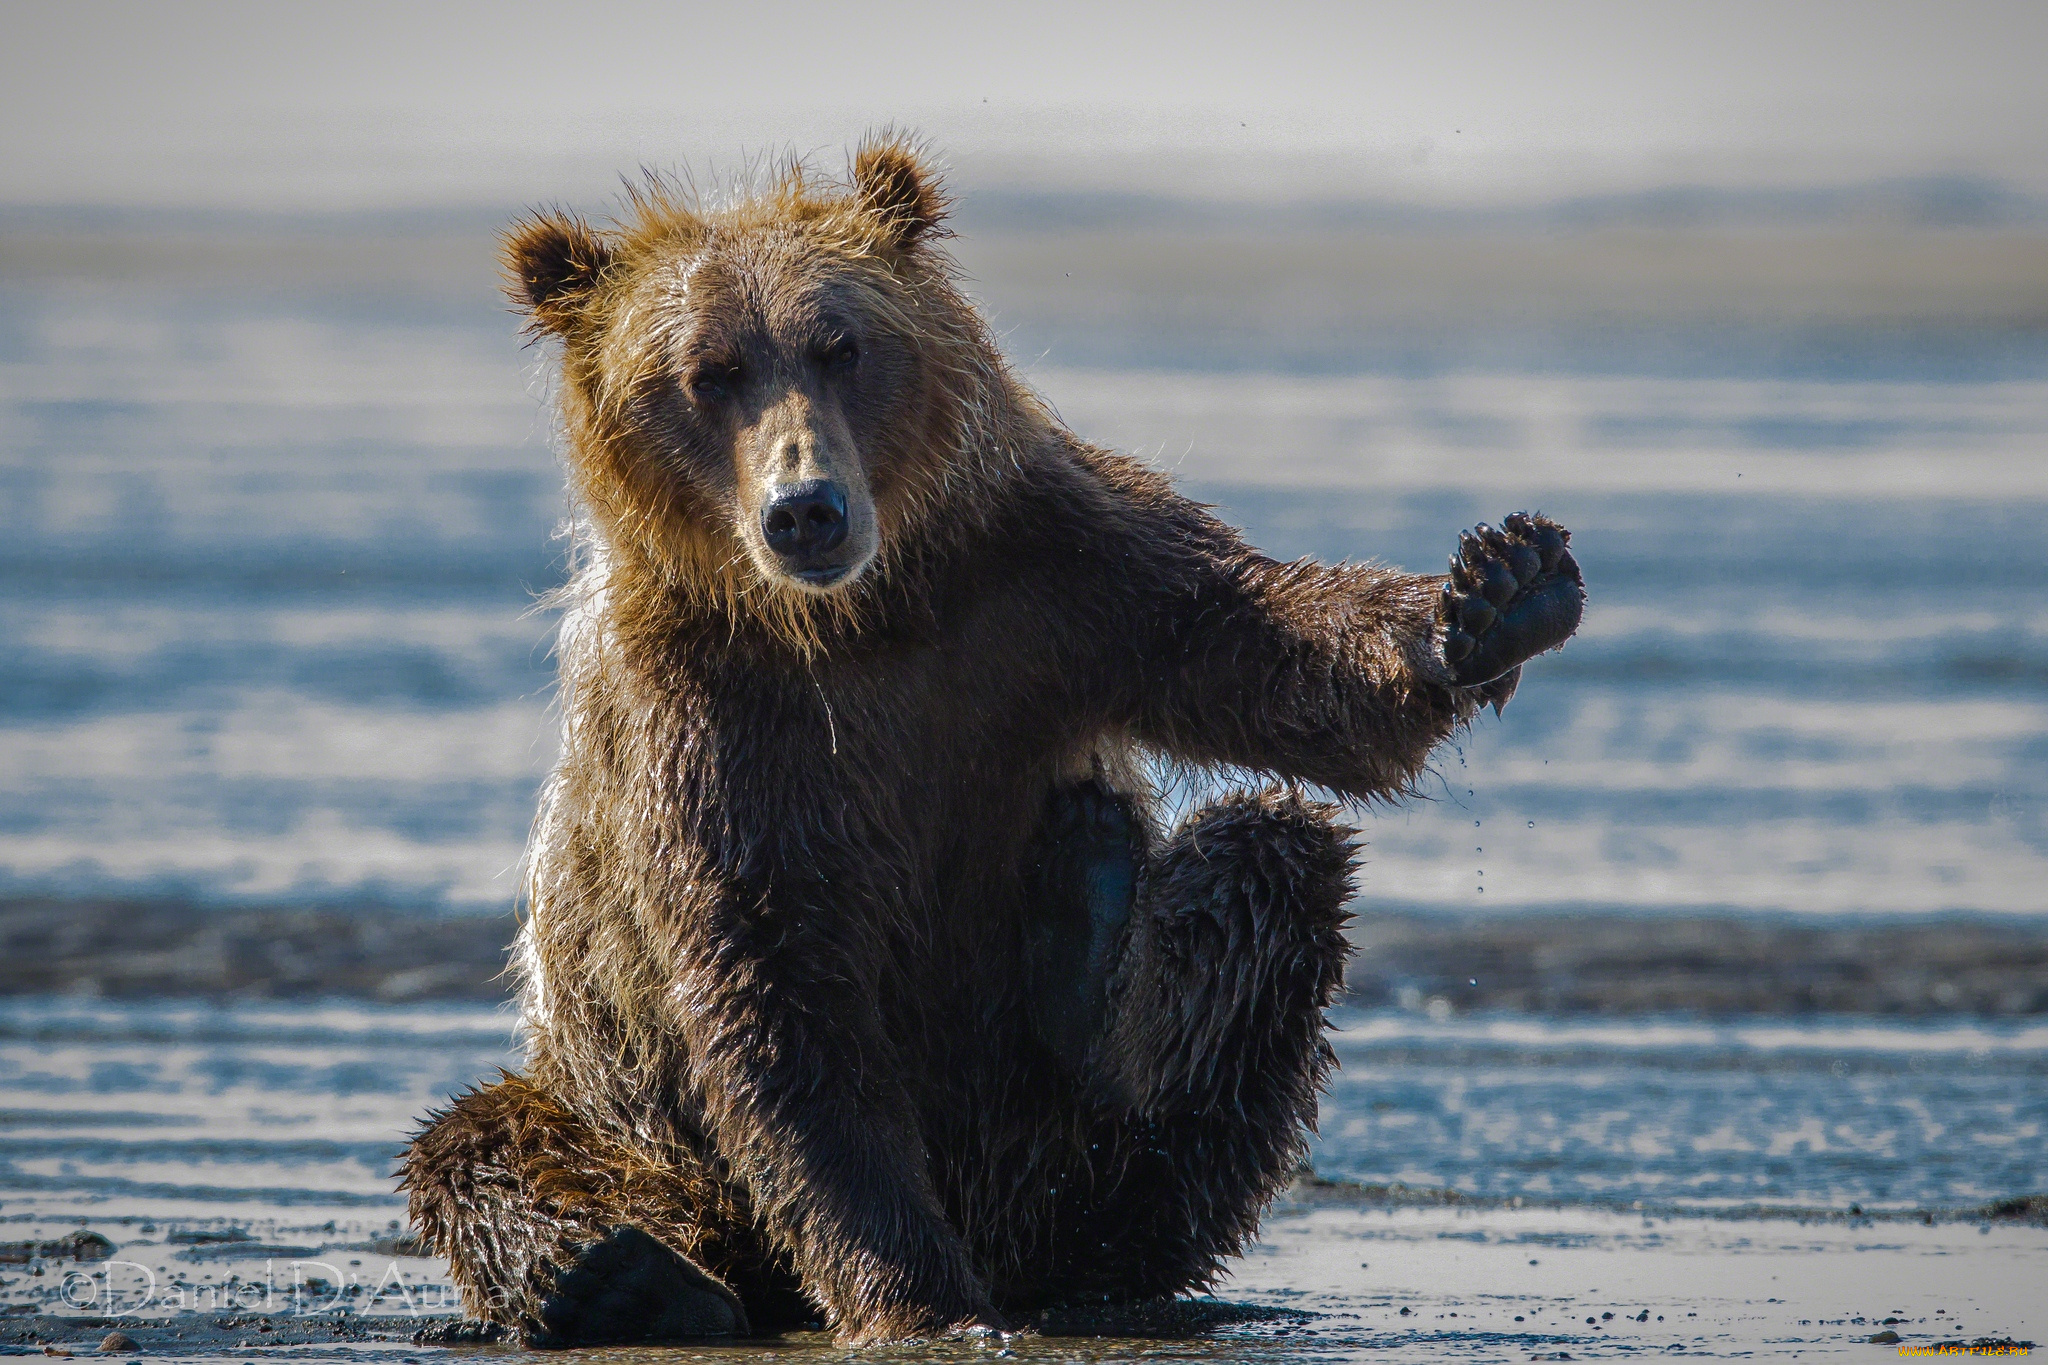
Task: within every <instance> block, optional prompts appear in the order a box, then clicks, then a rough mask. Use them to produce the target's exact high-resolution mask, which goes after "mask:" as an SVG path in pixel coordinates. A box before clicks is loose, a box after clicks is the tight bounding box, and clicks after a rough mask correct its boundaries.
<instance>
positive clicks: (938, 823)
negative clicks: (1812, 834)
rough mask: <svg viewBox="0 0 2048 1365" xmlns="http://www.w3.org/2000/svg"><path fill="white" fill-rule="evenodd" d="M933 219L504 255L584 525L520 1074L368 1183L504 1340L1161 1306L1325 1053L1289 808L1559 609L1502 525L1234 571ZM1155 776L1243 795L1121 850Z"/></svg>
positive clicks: (892, 212) (529, 245)
mask: <svg viewBox="0 0 2048 1365" xmlns="http://www.w3.org/2000/svg"><path fill="white" fill-rule="evenodd" d="M946 208H947V199H946V197H945V195H944V193H943V192H942V190H941V188H940V186H939V183H938V181H937V180H936V179H935V177H934V175H933V174H932V173H931V172H930V170H929V168H928V167H927V166H926V165H925V164H924V162H923V160H922V158H921V156H920V154H919V153H918V151H917V150H916V149H915V148H914V147H911V146H909V145H906V144H905V143H904V142H902V141H901V140H898V139H893V138H883V139H879V140H875V141H871V142H870V143H869V144H867V145H865V146H864V147H863V148H862V149H861V150H860V151H859V153H858V155H857V157H856V158H855V160H854V163H853V167H852V173H851V177H850V183H848V184H845V185H840V184H837V183H832V182H827V181H823V180H820V179H819V178H817V177H816V176H814V175H812V174H809V173H806V172H805V171H803V170H802V169H800V168H798V169H792V170H790V171H789V172H787V173H786V174H785V175H783V176H782V178H781V179H780V180H779V182H778V183H776V184H775V185H774V186H773V187H772V188H771V189H769V190H767V191H765V192H757V193H754V194H751V195H748V196H745V197H742V198H741V199H740V200H739V201H738V202H735V203H732V204H730V205H729V206H726V207H721V208H718V209H715V210H713V209H709V208H705V207H702V206H700V205H697V204H695V203H693V202H691V201H690V200H689V198H688V197H687V196H684V195H682V194H680V193H678V192H674V191H671V190H665V189H663V188H662V187H660V186H658V185H657V186H655V187H653V188H649V189H644V190H641V191H637V192H635V193H634V194H632V195H631V197H630V204H629V206H628V210H627V212H626V213H625V214H624V215H623V217H622V221H621V222H620V223H619V224H618V225H617V227H616V228H615V229H614V230H610V231H605V232H596V231H592V230H591V229H590V228H588V227H587V226H586V225H585V224H584V223H582V222H580V221H578V220H576V219H574V218H571V217H568V216H565V215H562V214H559V213H548V214H543V215H540V216H537V217H534V218H531V219H530V220H528V221H525V222H523V223H522V224H520V225H519V226H518V227H517V229H516V230H515V231H513V232H512V233H511V234H510V236H509V240H508V244H507V249H506V256H507V260H508V262H509V266H510V271H511V274H512V284H511V290H512V293H513V295H514V297H515V299H516V301H517V303H518V304H519V305H520V306H521V307H522V308H524V309H526V310H527V311H528V312H529V313H530V316H531V319H532V326H533V329H534V330H535V331H536V332H537V333H540V334H545V335H547V336H549V337H552V338H555V339H558V340H559V342H560V346H561V369H562V374H561V385H560V405H561V419H562V423H563V428H564V433H565V441H566V447H567V462H568V466H569V475H570V480H571V484H572V488H573V492H574V495H575V500H576V504H577V506H578V508H579V509H580V515H581V521H580V534H579V538H578V543H579V548H578V562H577V565H576V568H575V571H574V574H573V578H572V581H571V582H570V583H569V585H568V587H567V588H566V589H564V591H563V594H562V600H563V602H564V604H565V607H566V613H565V616H564V619H563V622H562V626H561V637H560V646H559V658H560V673H561V692H560V704H561V709H562V717H563V748H562V756H561V761H560V764H559V766H558V767H557V768H556V770H555V772H554V775H553V777H552V779H551V780H550V782H549V783H548V786H547V789H546V792H545V795H544V798H543V801H542V809H541V813H540V817H539V820H538V822H537V824H536V827H535V831H534V837H533V847H532V851H531V858H530V871H529V884H528V896H529V900H530V906H529V911H528V916H527V918H526V921H525V924H524V926H523V928H522V930H521V934H520V939H519V942H518V945H517V948H516V953H515V966H516V969H517V972H518V974H519V978H520V983H521V992H522V996H521V999H522V1008H523V1026H524V1031H525V1038H526V1047H527V1056H528V1064H527V1069H526V1071H525V1073H524V1074H523V1075H517V1076H511V1075H508V1076H506V1077H504V1078H503V1079H501V1080H499V1081H498V1082H496V1083H494V1084H490V1085H486V1086H483V1087H482V1088H480V1089H478V1090H475V1091H472V1092H470V1093H468V1094H465V1095H462V1096H459V1097H458V1098H457V1099H456V1100H455V1101H454V1103H453V1105H452V1106H451V1107H450V1108H449V1109H448V1110H446V1111H445V1112H443V1113H440V1114H438V1115H435V1116H433V1117H432V1118H431V1119H430V1120H429V1121H428V1123H427V1125H426V1127H425V1128H424V1129H423V1130H422V1131H421V1132H420V1133H419V1134H418V1135H417V1137H416V1138H415V1140H414V1141H413V1143H412V1145H411V1147H410V1149H409V1151H408V1153H407V1155H406V1157H405V1162H404V1169H403V1177H404V1182H405V1185H406V1187H407V1189H408V1190H409V1192H410V1198H411V1209H412V1215H413V1218H414V1219H415V1221H416V1222H417V1224H418V1226H419V1228H420V1229H421V1231H422V1232H423V1233H424V1234H425V1235H426V1237H427V1238H428V1239H429V1240H430V1242H431V1245H432V1246H433V1247H434V1249H435V1250H436V1251H438V1252H439V1253H440V1254H442V1255H443V1256H446V1257H447V1258H448V1259H449V1261H450V1262H451V1263H452V1265H453V1268H454V1275H455V1278H456V1281H457V1283H458V1284H459V1285H460V1286H461V1288H462V1292H463V1294H464V1302H465V1304H466V1306H467V1308H468V1309H469V1311H470V1312H471V1313H473V1314H474V1315H475V1316H476V1317H477V1318H478V1319H481V1320H482V1322H483V1323H484V1324H496V1325H497V1326H498V1327H499V1328H501V1329H508V1330H515V1331H517V1332H519V1333H520V1334H521V1335H523V1336H524V1338H525V1339H526V1340H527V1341H528V1342H530V1343H532V1344H535V1345H543V1346H547V1345H578V1344H591V1343H598V1342H623V1341H639V1340H657V1339H664V1338H676V1337H686V1336H693V1335H703V1334H717V1333H745V1332H749V1331H753V1332H760V1331H769V1330H776V1329H780V1328H785V1327H789V1326H792V1325H797V1324H802V1323H805V1322H810V1321H813V1320H819V1321H822V1322H824V1323H826V1324H828V1325H829V1326H830V1327H831V1328H832V1329H833V1330H834V1331H836V1332H837V1334H838V1336H839V1338H840V1339H841V1340H842V1341H845V1342H850V1343H859V1342H870V1341H877V1340H885V1339H902V1338H910V1337H917V1336H925V1335H930V1334H934V1333H942V1332H946V1331H948V1330H959V1329H973V1328H977V1327H981V1328H992V1329H1000V1328H1003V1327H1005V1326H1007V1325H1011V1324H1022V1323H1026V1322H1028V1321H1030V1320H1031V1318H1032V1316H1033V1315H1034V1314H1036V1313H1038V1312H1040V1311H1041V1310H1043V1309H1046V1308H1047V1307H1050V1306H1058V1305H1074V1304H1081V1303H1086V1304H1096V1305H1099V1304H1101V1303H1104V1302H1111V1303H1128V1302H1135V1301H1147V1300H1154V1299H1158V1298H1162V1297H1166V1296H1172V1295H1176V1294H1179V1293H1182V1292H1184V1291H1187V1290H1189V1289H1191V1288H1195V1287H1199V1286H1203V1285H1206V1284H1208V1283H1209V1282H1210V1281H1212V1280H1213V1278H1214V1277H1215V1276H1216V1275H1217V1274H1218V1272H1219V1269H1220V1267H1221V1265H1222V1264H1223V1262H1224V1261H1225V1259H1226V1258H1228V1257H1231V1256H1233V1255H1235V1254H1237V1253H1238V1252H1239V1251H1240V1249H1241V1248H1242V1247H1243V1246H1244V1244H1245V1242H1246V1240H1247V1239H1248V1238H1250V1237H1251V1236H1252V1235H1253V1233H1254V1231H1255V1230H1256V1227H1257V1224H1258V1220H1259V1217H1260V1214H1261V1212H1262V1211H1263V1210H1264V1208H1265V1207H1266V1205H1267V1204H1268V1203H1269V1202H1270V1201H1271V1199H1272V1198H1273V1197H1274V1195H1275V1194H1276V1193H1278V1192H1279V1191H1280V1190H1281V1189H1282V1188H1283V1187H1284V1186H1285V1185H1286V1184H1287V1182H1288V1181H1289V1179H1290V1177H1291V1176H1292V1175H1293V1174H1294V1172H1295V1171H1296V1169H1297V1168H1298V1166H1299V1164H1300V1162H1301V1160H1302V1157H1303V1153H1304V1147H1305V1141H1306V1136H1305V1134H1306V1128H1307V1125H1309V1124H1311V1123H1312V1122H1313V1120H1314V1117H1315V1108H1316V1098H1317V1094H1318V1091H1319V1088H1320V1086H1321V1085H1322V1082H1323V1079H1324V1076H1325V1073H1326V1071H1327V1069H1328V1068H1329V1067H1330V1065H1331V1062H1332V1055H1331V1051H1330V1048H1329V1046H1328V1044H1327V1042H1326V1041H1325V1039H1324V1029H1325V1024H1324V1020H1323V1010H1324V1008H1325V1007H1326V1006H1327V1005H1328V1004H1329V1002H1330V1001H1331V999H1332V996H1333V993H1334V992H1336V991H1337V990H1338V989H1339V988H1340V986H1341V983H1342V977H1343V966H1344V961H1345V955H1346V951H1347V950H1346V941H1345V936H1344V926H1345V922H1346V919H1347V913H1346V908H1345V907H1346V904H1347V902H1348V901H1349V900H1350V898H1351V894H1352V889H1351V881H1350V873H1351V870H1352V866H1353V846H1352V843H1351V835H1352V831H1351V830H1350V829H1348V828H1347V827H1346V826H1344V825H1343V824H1341V823H1339V822H1338V820H1337V818H1336V815H1337V811H1336V808H1334V807H1333V806H1331V805H1327V804H1321V803H1319V802H1318V801H1316V800H1312V799H1310V798H1309V796H1307V795H1305V794H1304V792H1305V790H1314V791H1320V792H1322V793H1324V794H1325V795H1334V796H1335V797H1338V798H1341V799H1344V800H1349V801H1352V802H1369V801H1372V800H1376V799H1386V798H1393V797H1396V796H1399V795H1401V794H1404V793H1407V792H1409V791H1410V790H1411V787H1412V785H1413V784H1414V783H1415V782H1416V780H1417V779H1418V777H1419V776H1420V775H1421V774H1422V773H1423V771H1424V765H1425V764H1426V762H1427V760H1428V757H1429V754H1430V751H1431V750H1432V749H1433V748H1434V747H1435V746H1436V745H1438V744H1439V743H1441V742H1442V741H1443V740H1444V739H1445V738H1446V737H1447V736H1449V735H1451V734H1452V733H1453V732H1454V731H1455V730H1456V729H1457V728H1458V727H1459V726H1460V725H1461V724H1463V723H1465V722H1467V721H1469V720H1470V719H1471V718H1472V716H1473V715H1474V713H1475V712H1476V711H1477V709H1478V708H1479V707H1480V706H1481V705H1482V704H1484V703H1488V702H1491V703H1492V704H1494V705H1495V706H1496V708H1498V707H1499V706H1500V705H1502V704H1504V703H1505V702H1506V700H1507V698H1508V696H1509V694H1510V693H1511V692H1512V691H1513V690H1514V686H1515V681H1516V679H1517V677H1518V675H1519V665H1520V664H1521V663H1522V661H1523V660H1525V659H1527V658H1529V657H1532V656H1533V655H1535V654H1537V653H1539V652H1541V651H1542V650H1545V649H1548V648H1551V647H1553V646H1556V645H1559V644H1561V643H1563V642H1564V640H1565V639H1566V638H1567V637H1568V636H1570V635H1571V634H1572V632H1573V631H1574V630H1575V629H1576V628H1577V625H1578V621H1579V617H1580V613H1581V609H1582V607H1581V604H1582V601H1583V590H1582V586H1581V582H1580V576H1579V572H1578V569H1577V566H1576V565H1575V563H1574V562H1573V559H1572V556H1571V554H1570V552H1569V551H1568V550H1567V548H1566V543H1565V542H1566V535H1565V533H1564V532H1563V531H1562V530H1561V529H1560V528H1558V527H1557V526H1555V525H1554V524H1552V523H1551V522H1548V521H1546V520H1544V519H1542V518H1540V517H1530V516H1524V515H1519V514H1518V515H1516V516H1514V517H1510V518H1508V519H1507V520H1506V521H1505V522H1504V523H1503V525H1502V527H1501V528H1500V529H1494V528H1491V527H1487V526H1481V527H1479V528H1477V529H1476V530H1474V531H1471V532H1467V533H1465V534H1464V535H1463V536H1462V538H1461V542H1460V544H1461V549H1460V553H1459V554H1458V555H1456V556H1454V557H1453V560H1452V565H1451V572H1450V574H1449V575H1448V577H1420V576H1414V575H1410V574H1406V573H1401V572H1397V571H1395V570H1391V569H1387V568H1382V567H1376V566H1370V565H1356V564H1342V565H1336V566H1325V565H1321V564H1316V563H1312V562H1300V563H1292V564H1286V563H1277V562H1275V561H1273V560H1271V559H1268V558H1266V557H1264V556H1262V555H1260V554H1259V553H1257V552H1256V551H1255V550H1252V549H1250V548H1248V547H1247V546H1246V545H1245V544H1244V542H1243V541H1242V540H1241V539H1240V538H1239V536H1238V535H1237V533H1236V532H1234V531H1233V530H1231V529H1230V528H1229V527H1227V526H1225V525H1223V524H1221V523H1220V522H1218V521H1217V520H1216V519H1215V518H1213V517H1211V516H1210V515H1209V514H1208V513H1207V511H1206V510H1205V509H1204V508H1202V507H1201V506H1199V505H1198V504H1196V503H1193V502H1190V501H1189V500H1187V499H1186V498H1184V497H1182V496H1180V495H1179V494H1177V493H1176V492H1175V491H1174V490H1173V488H1172V487H1171V486H1170V485H1169V484H1168V482H1167V480H1166V479H1165V478H1163V477H1162V476H1161V475H1159V474H1158V473H1156V472H1154V471H1153V470H1151V469H1148V468H1146V467H1145V466H1143V465H1141V464H1139V463H1137V462H1135V461H1134V460H1131V459H1128V458H1126V457H1124V456H1121V455H1117V454H1113V453H1111V452H1109V451H1107V450H1102V449H1098V448H1096V447H1094V446H1091V445H1088V444H1087V443H1085V442H1084V441H1082V440H1080V439H1079V438H1077V437H1076V436H1074V435H1073V434H1072V433H1071V432H1069V431H1067V430H1066V429H1065V428H1064V427H1063V426H1062V425H1061V424H1060V422H1059V420H1058V419H1057V418H1056V417H1055V416H1054V415H1053V413H1052V411H1051V409H1050V408H1049V407H1048V406H1047V405H1046V404H1045V403H1044V402H1043V401H1041V400H1040V399H1039V398H1038V397H1037V396H1036V395H1034V394H1033V393H1032V392H1031V391H1030V390H1029V389H1028V388H1027V387H1026V386H1025V385H1024V384H1023V383H1022V382H1020V381H1019V380H1018V379H1017V377H1016V376H1015V375H1014V374H1013V373H1012V372H1011V370H1010V369H1009V368H1008V366H1007V365H1006V364H1005V363H1004V361H1003V359H1002V357H1001V356H1000V355H999V354H998V352H997V349H996V347H995V345H994V344H993V343H992V341H991V340H990V337H989V334H988V331H987V329H986V328H985V326H984V324H983V322H982V320H981V318H980V317H979V316H978V315H977V313H976V311H975V309H974V308H973V307H972V306H971V305H970V304H969V303H968V301H967V300H966V299H965V298H964V297H963V295H962V294H961V292H960V289H959V287H958V285H957V284H956V282H955V276H956V271H955V267H954V266H953V264H952V262H951V261H950V259H949V258H948V256H947V255H946V254H945V253H944V251H943V250H942V249H941V247H940V246H939V244H938V243H939V239H941V238H942V237H944V236H945V235H947V234H946V233H945V232H944V230H943V228H942V224H943V222H944V218H945V212H946ZM1162 765H1166V767H1171V766H1173V765H1182V766H1193V767H1197V768H1202V769H1215V770H1222V771H1224V772H1225V773H1226V774H1229V775H1232V776H1233V780H1236V781H1238V782H1239V783H1240V784H1241V785H1240V786H1239V788H1237V789H1236V790H1237V794H1236V795H1232V796H1229V797H1228V798H1227V799H1222V800H1220V801H1218V802H1217V803H1215V804H1212V805H1209V806H1208V807H1206V808H1204V809H1201V810H1199V811H1196V812H1195V813H1194V814H1192V815H1190V816H1188V817H1187V818H1186V819H1185V820H1183V821H1182V822H1181V823H1180V825H1179V827H1178V828H1176V829H1174V830H1172V831H1170V832H1166V831H1162V830H1160V829H1159V828H1158V827H1157V825H1156V820H1157V818H1158V817H1157V811H1156V806H1155V801H1154V798H1153V797H1152V795H1151V794H1150V793H1149V791H1148V787H1147V780H1146V775H1147V774H1148V773H1156V772H1159V771H1161V770H1162ZM1260 781H1265V782H1267V783H1269V784H1271V785H1267V786H1264V787H1261V786H1258V785H1256V784H1257V783H1258V782H1260ZM478 1330H484V1329H482V1328H479V1329H478Z"/></svg>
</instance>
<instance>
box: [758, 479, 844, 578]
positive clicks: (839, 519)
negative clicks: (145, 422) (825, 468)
mask: <svg viewBox="0 0 2048 1365" xmlns="http://www.w3.org/2000/svg"><path fill="white" fill-rule="evenodd" d="M761 534H762V536H763V537H764V538H765V539H766V540H767V542H768V548H769V549H771V550H773V551H774V552H775V553H776V554H778V555H781V556H782V557H783V558H784V559H791V560H808V559H816V558H817V557H818V556H820V555H824V554H830V553H831V552H832V551H833V550H836V549H838V548H839V543H840V542H841V541H843V540H845V539H846V493H845V491H844V490H842V489H841V488H840V487H839V485H838V484H836V483H833V482H832V481H831V480H830V479H806V480H804V481H803V482H802V483H785V484H778V485H777V486H775V487H774V488H772V489H770V490H769V491H768V505H767V506H766V507H765V508H763V509H762V510H761Z"/></svg>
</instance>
